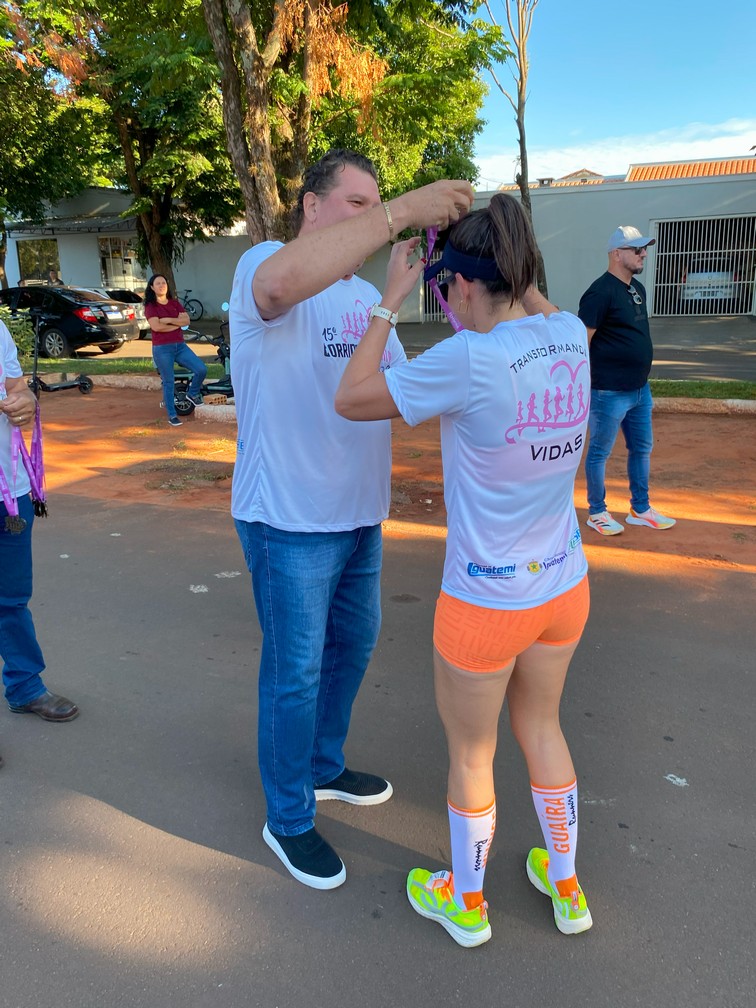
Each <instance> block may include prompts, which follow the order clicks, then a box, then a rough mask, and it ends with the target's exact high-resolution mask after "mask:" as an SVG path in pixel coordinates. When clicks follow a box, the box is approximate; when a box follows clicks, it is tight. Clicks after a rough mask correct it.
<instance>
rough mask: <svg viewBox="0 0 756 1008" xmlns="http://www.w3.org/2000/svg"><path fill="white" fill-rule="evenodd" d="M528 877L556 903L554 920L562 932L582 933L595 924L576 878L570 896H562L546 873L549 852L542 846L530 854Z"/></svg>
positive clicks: (527, 865)
mask: <svg viewBox="0 0 756 1008" xmlns="http://www.w3.org/2000/svg"><path fill="white" fill-rule="evenodd" d="M525 867H526V868H527V872H528V878H529V879H530V881H531V882H532V883H533V885H534V886H535V887H536V889H537V890H538V891H539V892H542V893H543V894H544V895H545V896H550V897H551V902H552V903H553V904H554V921H555V923H556V926H557V927H558V928H559V930H560V931H561V932H562V934H580V932H581V931H587V930H588V928H589V927H592V926H593V918H592V917H591V911H590V910H589V909H588V904H587V903H586V902H585V896H584V895H583V890H582V889H581V888H580V885H579V884H578V882H577V879H576V880H575V885H576V886H577V888H576V890H575V891H574V892H573V893H571V894H570V895H569V896H560V895H559V893H558V892H557V890H556V889H555V888H554V887H553V886H552V884H551V882H549V877H548V875H547V874H546V872H547V869H548V867H549V855H548V852H547V851H545V850H542V849H541V848H540V847H534V848H533V850H532V851H531V852H530V853H529V854H528V860H527V862H526V865H525Z"/></svg>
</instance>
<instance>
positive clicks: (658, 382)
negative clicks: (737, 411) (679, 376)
mask: <svg viewBox="0 0 756 1008" xmlns="http://www.w3.org/2000/svg"><path fill="white" fill-rule="evenodd" d="M650 384H651V391H652V392H653V394H654V395H655V396H656V397H657V398H667V397H668V398H673V399H679V398H685V399H756V382H746V381H667V380H666V379H663V378H652V379H651V382H650Z"/></svg>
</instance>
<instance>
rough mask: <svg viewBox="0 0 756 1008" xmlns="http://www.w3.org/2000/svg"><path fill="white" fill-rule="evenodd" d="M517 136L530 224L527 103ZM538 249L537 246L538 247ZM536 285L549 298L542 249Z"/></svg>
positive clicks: (522, 106) (521, 105) (519, 117)
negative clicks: (526, 131)
mask: <svg viewBox="0 0 756 1008" xmlns="http://www.w3.org/2000/svg"><path fill="white" fill-rule="evenodd" d="M517 136H518V139H519V144H520V170H519V172H518V173H517V179H516V181H517V185H518V186H519V187H520V202H521V203H522V208H523V210H524V211H525V213H526V214H527V215H528V219H529V220H530V223H531V224H532V223H533V204H532V203H531V200H530V178H529V175H528V145H527V142H526V140H525V102H524V100H523V101H521V102H520V103H519V104H518V108H517ZM536 247H537V246H536ZM536 284H537V286H538V290H539V291H540V292H541V294H543V296H544V297H545V298H548V296H549V291H548V286H547V284H546V267H545V266H544V263H543V256H542V255H541V250H540V248H539V249H538V258H537V260H536Z"/></svg>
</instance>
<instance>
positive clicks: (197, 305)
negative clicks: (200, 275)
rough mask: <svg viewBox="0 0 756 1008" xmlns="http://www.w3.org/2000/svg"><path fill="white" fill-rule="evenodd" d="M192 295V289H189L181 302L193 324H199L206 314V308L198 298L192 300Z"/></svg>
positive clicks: (181, 298)
mask: <svg viewBox="0 0 756 1008" xmlns="http://www.w3.org/2000/svg"><path fill="white" fill-rule="evenodd" d="M191 293H192V288H191V287H187V288H186V290H185V291H184V294H183V296H182V297H180V298H179V301H180V302H181V304H182V305H183V306H184V308H185V309H186V314H187V315H188V316H189V318H190V319H191V320H192V322H198V321H199V320H200V319H201V318H202V316H203V315H204V314H205V306H204V305H203V304H202V302H201V301H200V300H198V299H197V298H190V297H189V295H190V294H191Z"/></svg>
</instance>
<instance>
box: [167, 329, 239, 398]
mask: <svg viewBox="0 0 756 1008" xmlns="http://www.w3.org/2000/svg"><path fill="white" fill-rule="evenodd" d="M209 342H210V343H212V344H213V345H214V346H215V347H217V350H218V355H217V357H216V360H217V361H219V362H220V363H221V364H222V365H223V370H224V371H225V374H224V375H223V377H222V378H218V379H216V380H214V381H205V382H203V385H202V388H201V390H200V391H201V392H202V395H203V396H207V395H222V396H225V397H226V398H227V399H230V398H232V396H233V394H234V390H233V388H232V387H231V347H230V345H229V342H230V341H229V336H228V320H227V319H224V320H223V321H222V322H221V324H220V335H219V336H215V337H214V338H213V339H211V340H209ZM191 383H192V372H191V371H187V370H185V369H184V368H181V369H179V370H177V371H176V374H175V378H174V386H173V389H174V393H173V394H174V402H175V404H176V412H177V413H178V414H179V416H190V415H191V414H192V413H194V410H195V405H194V403H193V402H192V401H191V399H188V398H187V395H186V394H187V392H188V391H189V386H190V385H191Z"/></svg>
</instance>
